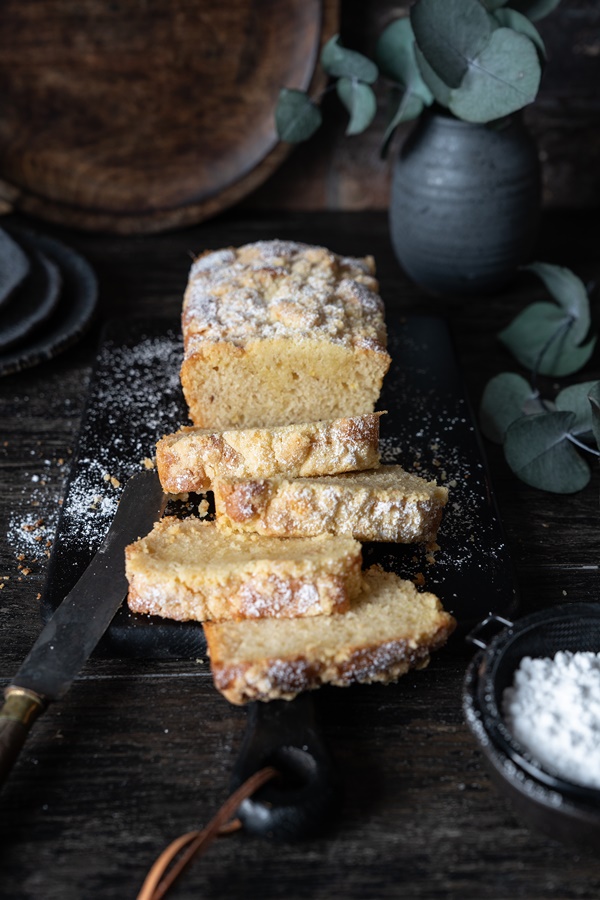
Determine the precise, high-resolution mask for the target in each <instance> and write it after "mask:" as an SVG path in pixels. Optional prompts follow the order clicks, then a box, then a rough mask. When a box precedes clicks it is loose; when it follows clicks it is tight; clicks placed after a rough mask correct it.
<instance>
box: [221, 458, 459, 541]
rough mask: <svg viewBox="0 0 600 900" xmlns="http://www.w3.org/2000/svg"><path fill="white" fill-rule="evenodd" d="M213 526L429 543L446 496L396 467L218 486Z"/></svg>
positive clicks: (430, 483) (281, 534)
mask: <svg viewBox="0 0 600 900" xmlns="http://www.w3.org/2000/svg"><path fill="white" fill-rule="evenodd" d="M214 494H215V508H216V513H217V522H218V523H219V525H220V527H223V528H227V529H230V530H232V531H252V532H256V533H257V534H262V535H271V536H275V535H276V536H279V537H284V536H294V537H302V536H303V537H307V536H310V535H316V534H321V533H323V532H327V533H329V534H351V535H352V536H353V537H355V538H357V539H358V540H360V541H393V542H397V543H405V544H411V543H430V542H432V541H434V540H435V538H436V535H437V530H438V527H439V524H440V521H441V518H442V513H443V510H444V506H445V505H446V503H447V499H448V491H447V489H446V488H445V487H442V486H439V485H437V484H436V483H435V482H433V481H426V480H425V479H424V478H420V477H419V476H418V475H413V474H411V473H409V472H406V471H405V470H404V469H403V468H402V467H401V466H381V467H379V468H378V469H375V470H372V471H365V472H358V473H357V472H349V473H345V474H340V475H332V476H327V475H326V476H319V477H313V478H285V477H276V478H270V479H268V478H265V479H245V480H243V479H237V480H233V479H230V480H226V481H219V482H217V483H215V485H214Z"/></svg>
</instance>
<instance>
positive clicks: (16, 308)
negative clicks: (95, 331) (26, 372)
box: [0, 225, 98, 375]
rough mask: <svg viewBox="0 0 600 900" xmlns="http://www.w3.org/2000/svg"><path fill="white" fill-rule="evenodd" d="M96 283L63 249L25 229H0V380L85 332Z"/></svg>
mask: <svg viewBox="0 0 600 900" xmlns="http://www.w3.org/2000/svg"><path fill="white" fill-rule="evenodd" d="M97 294H98V289H97V284H96V277H95V275H94V273H93V271H92V269H91V268H90V266H89V265H88V263H87V262H86V261H85V260H84V259H82V258H81V256H79V255H78V254H77V253H75V252H74V251H73V250H71V249H70V248H69V247H66V246H65V245H64V244H62V243H60V242H59V241H57V240H55V239H54V238H49V237H46V236H43V235H39V234H35V233H34V232H32V231H27V230H25V229H23V228H18V227H16V226H13V225H8V226H6V227H5V228H3V229H2V228H0V375H8V374H9V373H11V372H17V371H18V370H19V369H24V368H26V367H28V366H33V365H36V364H37V363H39V362H42V361H43V360H46V359H51V358H52V357H54V356H56V354H57V353H60V352H61V351H62V350H65V349H66V348H67V347H69V346H71V344H73V343H74V342H75V341H76V340H77V339H78V338H79V337H80V336H81V335H82V334H83V332H84V331H85V329H86V328H87V326H88V324H89V322H90V319H91V317H92V314H93V312H94V308H95V305H96V299H97Z"/></svg>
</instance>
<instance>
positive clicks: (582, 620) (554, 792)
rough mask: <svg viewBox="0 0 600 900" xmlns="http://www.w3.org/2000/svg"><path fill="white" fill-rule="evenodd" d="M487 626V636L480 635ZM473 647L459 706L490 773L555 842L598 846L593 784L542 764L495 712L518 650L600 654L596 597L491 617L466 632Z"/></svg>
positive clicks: (599, 798)
mask: <svg viewBox="0 0 600 900" xmlns="http://www.w3.org/2000/svg"><path fill="white" fill-rule="evenodd" d="M490 630H491V631H492V632H494V636H493V637H491V638H490V639H489V641H488V640H487V639H486V638H485V634H486V633H489V631H490ZM467 640H469V641H470V642H471V643H473V644H475V645H476V646H477V647H479V650H478V652H477V653H476V654H475V656H474V657H473V659H472V661H471V663H470V665H469V667H468V669H467V673H466V677H465V684H464V689H463V710H464V714H465V718H466V722H467V725H468V726H469V729H470V730H471V732H472V734H473V736H474V737H475V739H476V741H477V743H478V744H479V746H480V748H481V750H482V752H483V754H484V757H485V761H486V763H487V766H488V769H489V771H490V775H491V777H492V779H493V781H494V782H495V784H496V786H497V787H498V788H499V789H500V791H501V793H503V794H505V796H506V797H507V798H508V799H509V800H510V802H511V803H512V804H513V806H514V807H515V808H516V810H517V812H518V813H519V815H521V816H522V817H523V819H524V820H525V821H527V823H528V824H530V825H532V826H534V827H535V828H538V829H540V830H541V831H543V832H544V834H546V835H548V836H550V837H552V838H555V839H556V840H560V841H564V842H567V843H574V844H578V845H586V846H590V847H594V848H595V849H600V790H597V789H594V788H588V787H584V786H582V785H578V784H574V783H572V782H569V781H566V780H565V779H563V778H560V777H558V776H556V775H555V774H553V773H551V772H549V771H546V770H544V769H543V768H542V767H540V765H539V764H538V763H537V762H536V760H535V759H534V758H533V757H531V756H530V754H529V753H528V752H527V750H526V749H525V748H523V747H522V746H520V745H519V744H518V743H517V742H516V741H515V739H514V738H513V736H512V734H511V732H510V731H509V729H508V728H507V727H506V724H505V722H504V719H503V717H502V713H501V709H502V694H503V692H504V690H505V688H507V687H509V686H510V685H511V684H512V681H513V675H514V672H515V670H516V669H517V668H518V666H519V663H520V662H521V660H522V659H523V657H524V656H531V657H543V656H548V657H552V656H554V655H555V654H556V653H557V652H558V651H571V652H573V653H577V652H594V653H598V652H600V603H569V604H563V605H561V606H557V607H554V608H552V609H546V610H543V611H542V612H538V613H534V614H533V615H530V616H526V617H524V618H523V619H521V620H519V621H518V622H516V623H511V622H507V621H506V620H502V619H499V618H498V617H492V618H491V619H489V620H486V621H485V622H484V623H482V624H481V626H478V628H476V629H475V630H474V631H473V632H472V633H471V635H470V636H469V637H468V638H467Z"/></svg>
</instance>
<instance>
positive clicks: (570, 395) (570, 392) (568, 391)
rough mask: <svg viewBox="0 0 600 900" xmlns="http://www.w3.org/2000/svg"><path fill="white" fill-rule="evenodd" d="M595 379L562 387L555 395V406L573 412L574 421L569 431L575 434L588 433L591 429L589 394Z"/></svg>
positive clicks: (594, 384) (595, 383)
mask: <svg viewBox="0 0 600 900" xmlns="http://www.w3.org/2000/svg"><path fill="white" fill-rule="evenodd" d="M597 383H598V382H596V381H581V382H580V383H579V384H572V385H570V386H569V387H566V388H563V390H562V391H560V393H559V394H557V397H556V408H557V409H559V410H563V411H568V412H573V413H575V421H574V422H573V426H572V428H571V432H572V433H573V434H576V435H581V434H589V433H590V432H591V431H592V407H591V405H590V401H589V395H590V392H591V391H592V389H593V388H594V387H595V386H596V385H597Z"/></svg>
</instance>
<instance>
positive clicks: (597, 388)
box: [589, 381, 600, 448]
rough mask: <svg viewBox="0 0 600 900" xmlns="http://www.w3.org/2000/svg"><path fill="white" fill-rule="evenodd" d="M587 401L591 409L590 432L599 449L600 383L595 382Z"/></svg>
mask: <svg viewBox="0 0 600 900" xmlns="http://www.w3.org/2000/svg"><path fill="white" fill-rule="evenodd" d="M589 401H590V404H591V407H592V431H593V433H594V438H595V441H596V443H597V444H598V447H599V448H600V381H598V382H596V384H595V385H594V387H593V388H592V389H591V391H590V393H589Z"/></svg>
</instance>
